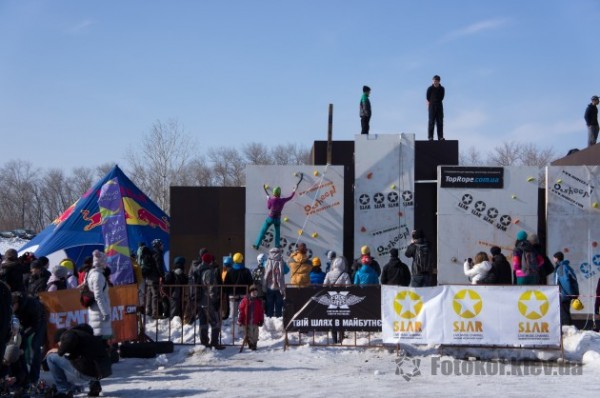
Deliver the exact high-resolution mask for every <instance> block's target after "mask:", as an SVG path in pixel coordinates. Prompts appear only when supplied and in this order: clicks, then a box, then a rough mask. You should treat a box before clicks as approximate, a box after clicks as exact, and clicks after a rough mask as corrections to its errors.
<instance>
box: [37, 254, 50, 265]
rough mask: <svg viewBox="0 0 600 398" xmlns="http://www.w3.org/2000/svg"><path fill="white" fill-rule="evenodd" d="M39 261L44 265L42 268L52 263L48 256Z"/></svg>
mask: <svg viewBox="0 0 600 398" xmlns="http://www.w3.org/2000/svg"><path fill="white" fill-rule="evenodd" d="M38 261H39V262H40V264H42V267H45V266H46V265H48V263H49V262H50V260H48V257H46V256H41V257H40V258H38Z"/></svg>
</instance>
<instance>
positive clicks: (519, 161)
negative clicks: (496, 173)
mask: <svg viewBox="0 0 600 398" xmlns="http://www.w3.org/2000/svg"><path fill="white" fill-rule="evenodd" d="M555 156H556V155H555V154H554V151H553V150H552V149H551V148H545V149H544V148H540V147H538V146H537V145H536V144H532V143H520V142H516V141H510V142H503V143H502V144H500V145H498V146H496V147H495V148H494V150H493V152H492V153H491V154H490V155H489V156H488V162H487V163H488V164H492V165H495V166H538V167H543V166H546V165H548V164H549V163H550V162H551V161H552V160H553V159H554V158H555Z"/></svg>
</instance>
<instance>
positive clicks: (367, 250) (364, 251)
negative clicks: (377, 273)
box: [360, 245, 371, 255]
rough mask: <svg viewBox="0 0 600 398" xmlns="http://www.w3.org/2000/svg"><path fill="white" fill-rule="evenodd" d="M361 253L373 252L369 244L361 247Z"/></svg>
mask: <svg viewBox="0 0 600 398" xmlns="http://www.w3.org/2000/svg"><path fill="white" fill-rule="evenodd" d="M360 254H363V255H364V254H371V249H369V246H367V245H364V246H363V247H361V248H360Z"/></svg>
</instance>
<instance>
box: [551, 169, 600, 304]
mask: <svg viewBox="0 0 600 398" xmlns="http://www.w3.org/2000/svg"><path fill="white" fill-rule="evenodd" d="M546 173H547V174H546V180H547V181H548V183H547V184H546V185H547V188H546V212H547V219H546V222H547V224H546V225H547V231H548V233H547V235H548V239H547V240H548V242H547V249H548V254H549V257H550V259H552V255H553V254H554V253H556V252H557V251H562V252H563V253H564V255H565V259H566V260H569V262H570V265H571V267H572V268H573V270H574V271H575V273H576V275H577V281H578V283H579V292H580V294H581V297H580V298H581V300H582V302H583V305H584V309H583V311H582V312H583V313H587V314H591V313H593V309H594V296H595V294H596V285H597V283H598V277H599V276H600V248H599V247H598V243H599V242H600V207H599V203H600V195H599V193H598V187H600V167H598V166H550V167H547V169H546ZM572 312H574V311H572Z"/></svg>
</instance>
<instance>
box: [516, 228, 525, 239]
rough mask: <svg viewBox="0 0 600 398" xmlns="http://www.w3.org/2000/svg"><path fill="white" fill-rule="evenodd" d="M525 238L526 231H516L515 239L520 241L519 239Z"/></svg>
mask: <svg viewBox="0 0 600 398" xmlns="http://www.w3.org/2000/svg"><path fill="white" fill-rule="evenodd" d="M526 239H527V232H525V231H523V230H520V231H519V232H517V240H519V241H521V240H526Z"/></svg>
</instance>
